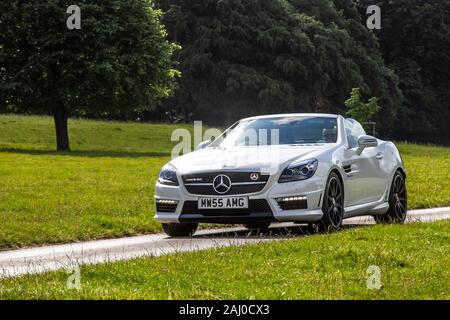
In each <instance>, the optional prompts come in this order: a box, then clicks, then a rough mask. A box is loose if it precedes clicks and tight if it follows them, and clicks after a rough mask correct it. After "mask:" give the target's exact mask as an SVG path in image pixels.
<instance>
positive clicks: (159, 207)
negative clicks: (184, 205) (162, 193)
mask: <svg viewBox="0 0 450 320" xmlns="http://www.w3.org/2000/svg"><path fill="white" fill-rule="evenodd" d="M177 205H178V204H162V203H157V204H156V212H175V210H177Z"/></svg>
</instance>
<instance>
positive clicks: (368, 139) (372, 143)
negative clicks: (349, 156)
mask: <svg viewBox="0 0 450 320" xmlns="http://www.w3.org/2000/svg"><path fill="white" fill-rule="evenodd" d="M376 146H378V140H377V138H375V137H372V136H361V137H359V139H358V149H356V154H358V155H360V154H361V153H362V152H363V151H364V149H365V148H373V147H376Z"/></svg>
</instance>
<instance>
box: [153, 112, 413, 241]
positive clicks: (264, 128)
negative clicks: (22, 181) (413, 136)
mask: <svg viewBox="0 0 450 320" xmlns="http://www.w3.org/2000/svg"><path fill="white" fill-rule="evenodd" d="M405 179H406V174H405V169H404V167H403V163H402V159H401V156H400V153H399V151H398V150H397V148H396V146H395V145H394V144H393V143H392V142H389V141H383V140H380V139H377V138H375V137H373V136H369V135H367V134H366V132H365V131H364V129H363V127H362V126H361V124H360V123H358V122H357V121H355V120H353V119H349V118H344V117H343V116H341V115H332V114H281V115H267V116H258V117H252V118H246V119H242V120H240V121H238V122H236V123H235V124H233V125H232V126H231V127H230V128H229V129H227V130H226V131H225V132H224V133H223V134H222V135H221V136H219V137H218V138H217V139H215V140H214V141H205V142H203V143H201V144H200V145H199V148H198V150H197V151H194V152H191V153H188V154H185V155H183V156H180V157H178V158H175V159H173V160H172V161H170V162H169V163H167V164H166V165H165V166H164V167H163V168H162V169H161V172H160V174H159V177H158V181H157V183H156V189H155V195H154V202H155V210H156V215H155V217H156V219H157V220H158V221H159V222H161V223H162V226H163V229H164V231H165V232H166V233H167V234H168V235H170V236H189V235H192V234H193V233H194V232H195V230H196V229H197V226H198V224H199V223H222V224H243V225H244V226H246V227H247V228H250V229H253V228H256V229H265V228H268V227H269V225H270V224H271V223H273V222H295V223H306V224H309V225H310V226H311V227H314V228H315V229H320V230H324V231H325V230H328V231H332V230H337V229H339V228H340V227H341V226H342V221H343V219H345V218H348V217H354V216H359V215H372V216H374V218H375V220H376V221H377V222H398V223H401V222H403V221H404V220H405V217H406V212H407V192H406V183H405Z"/></svg>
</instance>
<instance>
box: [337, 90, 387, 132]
mask: <svg viewBox="0 0 450 320" xmlns="http://www.w3.org/2000/svg"><path fill="white" fill-rule="evenodd" d="M378 101H379V99H378V98H377V97H372V98H370V99H369V101H368V102H367V103H364V102H362V101H361V89H360V88H353V89H352V93H351V95H350V98H348V99H347V100H345V105H346V106H347V108H348V110H347V115H349V116H351V117H352V118H353V119H355V120H358V121H359V122H362V123H364V122H370V121H372V120H373V118H374V117H375V115H376V114H377V113H378V111H380V110H381V107H380V106H379V105H378Z"/></svg>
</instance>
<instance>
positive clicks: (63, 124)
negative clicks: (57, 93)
mask: <svg viewBox="0 0 450 320" xmlns="http://www.w3.org/2000/svg"><path fill="white" fill-rule="evenodd" d="M67 118H68V112H67V109H66V107H65V106H64V104H63V103H59V104H58V105H57V106H55V107H54V108H53V119H54V120H55V131H56V150H58V151H70V145H69V130H68V127H67Z"/></svg>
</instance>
